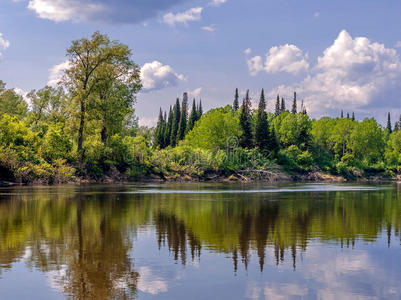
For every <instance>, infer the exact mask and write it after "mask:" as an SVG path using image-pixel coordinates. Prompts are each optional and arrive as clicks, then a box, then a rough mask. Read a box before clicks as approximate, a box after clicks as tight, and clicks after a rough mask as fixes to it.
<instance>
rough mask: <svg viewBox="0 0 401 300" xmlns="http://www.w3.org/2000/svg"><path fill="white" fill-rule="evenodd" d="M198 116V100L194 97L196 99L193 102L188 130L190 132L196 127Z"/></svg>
mask: <svg viewBox="0 0 401 300" xmlns="http://www.w3.org/2000/svg"><path fill="white" fill-rule="evenodd" d="M197 118H198V113H197V111H196V102H195V98H194V101H193V102H192V110H191V114H190V115H189V119H188V124H187V132H190V131H191V130H192V129H193V128H194V126H195V122H196V120H197Z"/></svg>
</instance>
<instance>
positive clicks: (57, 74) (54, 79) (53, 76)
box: [47, 60, 70, 86]
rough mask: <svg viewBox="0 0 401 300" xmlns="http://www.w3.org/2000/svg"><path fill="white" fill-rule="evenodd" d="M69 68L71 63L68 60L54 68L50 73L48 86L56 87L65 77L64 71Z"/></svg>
mask: <svg viewBox="0 0 401 300" xmlns="http://www.w3.org/2000/svg"><path fill="white" fill-rule="evenodd" d="M69 67H70V62H69V61H68V60H67V61H65V62H62V63H61V64H58V65H55V66H54V67H52V68H51V69H50V71H49V80H48V82H47V85H50V86H56V85H57V84H58V83H59V82H60V80H61V78H62V77H63V74H64V71H65V70H67V69H68V68H69Z"/></svg>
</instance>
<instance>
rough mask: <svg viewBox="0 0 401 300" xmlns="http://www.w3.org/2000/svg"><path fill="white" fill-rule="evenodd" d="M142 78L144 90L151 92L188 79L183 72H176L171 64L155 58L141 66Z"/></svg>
mask: <svg viewBox="0 0 401 300" xmlns="http://www.w3.org/2000/svg"><path fill="white" fill-rule="evenodd" d="M141 80H142V86H143V91H145V92H149V91H154V90H160V89H163V88H166V87H171V86H176V85H177V84H178V83H179V82H180V81H186V80H187V79H186V77H185V76H184V75H182V74H178V73H175V72H174V70H173V68H172V67H171V66H169V65H163V64H162V63H161V62H159V61H157V60H155V61H153V62H150V63H146V64H144V65H143V67H142V68H141Z"/></svg>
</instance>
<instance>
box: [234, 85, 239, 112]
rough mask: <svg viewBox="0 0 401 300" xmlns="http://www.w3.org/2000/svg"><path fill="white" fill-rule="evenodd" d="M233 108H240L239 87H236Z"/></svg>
mask: <svg viewBox="0 0 401 300" xmlns="http://www.w3.org/2000/svg"><path fill="white" fill-rule="evenodd" d="M233 109H234V111H237V110H238V109H239V94H238V88H236V89H235V96H234V103H233Z"/></svg>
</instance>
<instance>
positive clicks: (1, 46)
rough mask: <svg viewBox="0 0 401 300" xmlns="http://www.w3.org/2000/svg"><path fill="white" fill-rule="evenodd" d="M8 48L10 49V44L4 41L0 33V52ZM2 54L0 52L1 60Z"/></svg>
mask: <svg viewBox="0 0 401 300" xmlns="http://www.w3.org/2000/svg"><path fill="white" fill-rule="evenodd" d="M8 47H10V42H9V41H7V40H5V39H4V38H3V34H2V33H1V32H0V50H6V49H7V48H8ZM1 56H2V54H1V52H0V58H1Z"/></svg>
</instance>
